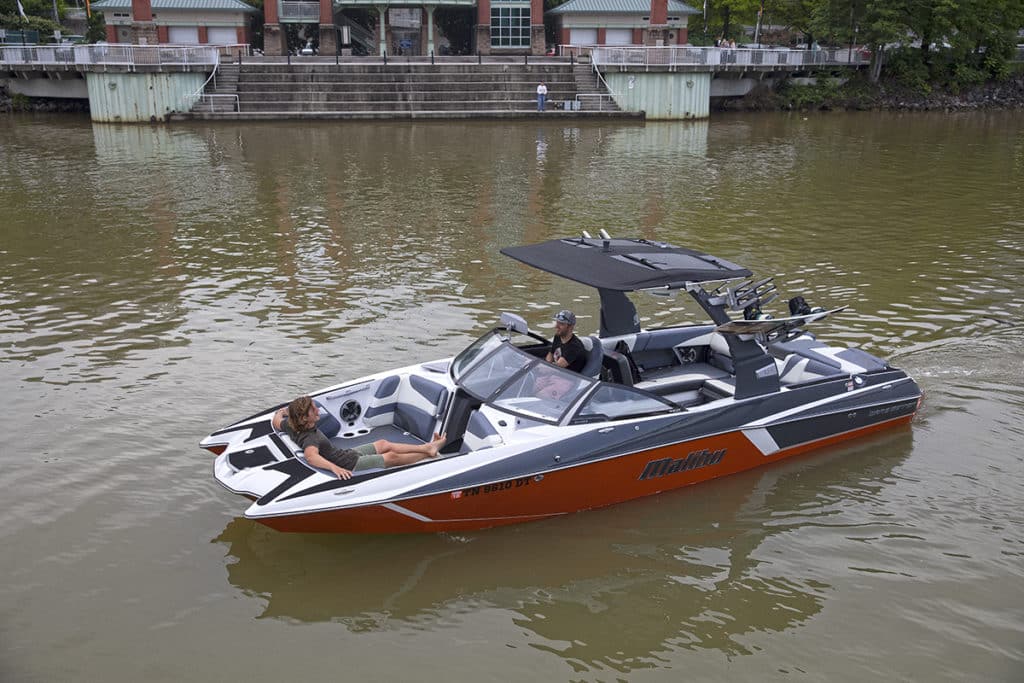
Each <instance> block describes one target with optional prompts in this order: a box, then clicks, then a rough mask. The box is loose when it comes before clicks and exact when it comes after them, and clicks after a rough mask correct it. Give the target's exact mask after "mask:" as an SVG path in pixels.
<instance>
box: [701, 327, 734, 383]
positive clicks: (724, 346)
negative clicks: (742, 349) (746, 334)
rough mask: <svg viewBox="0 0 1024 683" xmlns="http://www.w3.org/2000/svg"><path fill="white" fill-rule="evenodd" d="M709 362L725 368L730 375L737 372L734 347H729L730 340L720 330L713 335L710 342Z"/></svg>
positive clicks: (722, 368)
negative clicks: (733, 355)
mask: <svg viewBox="0 0 1024 683" xmlns="http://www.w3.org/2000/svg"><path fill="white" fill-rule="evenodd" d="M708 363H710V364H711V365H713V366H715V367H716V368H719V369H721V370H725V371H726V372H727V373H728V374H730V375H732V374H735V373H736V368H735V366H734V365H733V362H732V349H730V348H729V342H728V341H726V339H725V337H724V336H723V335H722V334H721V333H720V332H715V333H713V334H712V335H711V341H710V343H709V344H708Z"/></svg>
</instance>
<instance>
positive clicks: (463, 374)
mask: <svg viewBox="0 0 1024 683" xmlns="http://www.w3.org/2000/svg"><path fill="white" fill-rule="evenodd" d="M452 374H453V377H454V378H455V380H456V381H457V382H458V384H459V386H461V387H462V388H463V389H465V390H466V391H468V392H469V393H470V394H472V395H473V396H476V397H477V398H479V399H481V400H483V401H486V402H487V403H489V404H490V405H492V406H494V407H496V408H500V409H502V410H506V411H508V412H513V413H519V414H522V415H525V416H527V417H532V418H535V419H539V420H543V421H545V422H557V421H558V420H560V419H561V418H562V416H563V415H565V412H566V410H568V408H569V407H570V406H571V405H573V403H575V402H576V401H577V400H578V399H579V398H580V397H581V396H582V395H583V394H584V392H586V391H587V390H589V389H590V387H591V386H593V385H594V384H595V383H596V381H595V380H593V379H590V378H587V377H583V376H582V375H578V374H576V373H575V372H571V371H569V370H566V369H564V368H560V367H558V366H556V365H552V364H551V363H546V362H544V361H543V360H541V359H539V358H536V357H534V356H531V355H530V354H528V353H526V352H525V351H523V350H521V349H518V348H516V347H515V346H513V345H511V344H508V343H504V342H503V341H502V339H501V337H500V336H499V335H497V334H495V333H491V334H488V335H485V336H483V337H481V338H480V339H478V340H477V341H476V342H474V343H473V344H472V345H471V346H469V347H468V348H467V349H466V350H465V351H463V352H462V353H461V354H459V356H458V357H457V358H456V359H455V361H454V362H453V363H452Z"/></svg>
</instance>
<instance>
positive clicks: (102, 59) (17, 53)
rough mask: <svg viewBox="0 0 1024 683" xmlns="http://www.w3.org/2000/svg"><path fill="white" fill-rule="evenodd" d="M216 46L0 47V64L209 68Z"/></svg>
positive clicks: (217, 58)
mask: <svg viewBox="0 0 1024 683" xmlns="http://www.w3.org/2000/svg"><path fill="white" fill-rule="evenodd" d="M219 50H220V48H219V46H216V45H132V44H129V43H97V44H94V45H70V46H64V45H41V46H21V47H0V64H65V65H69V66H70V65H72V64H74V65H91V64H106V65H119V66H127V67H128V68H129V69H133V68H135V67H137V66H184V67H190V66H209V65H211V64H213V65H215V64H219V63H220V54H219Z"/></svg>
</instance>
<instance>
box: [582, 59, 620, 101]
mask: <svg viewBox="0 0 1024 683" xmlns="http://www.w3.org/2000/svg"><path fill="white" fill-rule="evenodd" d="M572 74H573V77H574V78H575V79H576V92H577V94H579V95H580V98H579V99H580V110H581V111H608V112H617V111H622V110H621V109H619V105H617V104H615V100H613V99H612V97H611V93H609V92H608V88H607V87H605V84H604V83H602V82H601V79H600V78H599V77H598V75H597V72H596V71H594V68H593V67H592V66H590V65H589V64H577V65H576V66H574V67H573V71H572Z"/></svg>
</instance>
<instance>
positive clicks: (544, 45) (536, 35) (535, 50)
mask: <svg viewBox="0 0 1024 683" xmlns="http://www.w3.org/2000/svg"><path fill="white" fill-rule="evenodd" d="M665 1H666V2H668V0H665ZM547 51H548V42H547V40H546V39H545V37H544V0H530V54H531V55H542V54H544V53H545V52H547Z"/></svg>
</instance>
